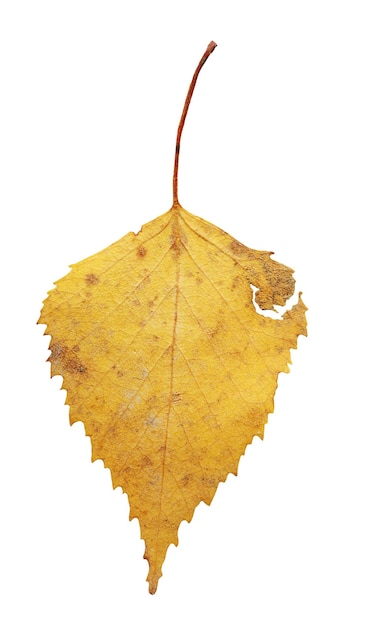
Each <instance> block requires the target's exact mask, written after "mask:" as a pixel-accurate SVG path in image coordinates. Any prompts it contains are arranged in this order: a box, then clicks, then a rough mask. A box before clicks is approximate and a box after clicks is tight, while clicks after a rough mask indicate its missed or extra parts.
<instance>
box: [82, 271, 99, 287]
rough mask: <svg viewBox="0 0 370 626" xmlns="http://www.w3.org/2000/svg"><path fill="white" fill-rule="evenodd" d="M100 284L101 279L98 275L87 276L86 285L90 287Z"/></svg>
mask: <svg viewBox="0 0 370 626" xmlns="http://www.w3.org/2000/svg"><path fill="white" fill-rule="evenodd" d="M98 282H99V278H98V276H97V275H96V274H86V276H85V283H86V284H87V285H89V286H92V285H97V284H98Z"/></svg>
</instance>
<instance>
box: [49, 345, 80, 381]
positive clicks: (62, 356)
mask: <svg viewBox="0 0 370 626" xmlns="http://www.w3.org/2000/svg"><path fill="white" fill-rule="evenodd" d="M48 360H49V361H50V362H51V363H52V364H53V365H54V366H55V367H56V368H57V369H58V372H57V373H58V374H61V375H62V376H63V374H64V373H65V372H69V374H85V373H86V372H87V368H86V366H85V365H84V364H83V363H82V361H81V360H80V359H79V358H78V357H77V356H76V346H74V347H73V349H72V350H70V349H69V348H68V346H63V345H62V344H60V343H55V344H54V345H53V346H51V355H50V357H49V359H48Z"/></svg>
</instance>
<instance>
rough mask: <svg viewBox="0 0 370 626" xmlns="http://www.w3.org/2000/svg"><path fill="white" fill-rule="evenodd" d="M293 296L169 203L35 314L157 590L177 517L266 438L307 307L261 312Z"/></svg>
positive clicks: (267, 267)
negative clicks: (124, 504) (119, 492)
mask: <svg viewBox="0 0 370 626" xmlns="http://www.w3.org/2000/svg"><path fill="white" fill-rule="evenodd" d="M252 285H253V286H254V287H256V288H257V292H256V297H255V299H256V302H257V304H258V305H259V306H260V307H261V308H262V309H270V310H271V309H273V308H274V305H284V304H285V302H286V301H287V299H288V298H289V297H290V296H291V295H292V294H293V292H294V279H293V278H292V270H291V269H289V268H288V267H286V266H284V265H281V264H279V263H277V262H275V261H273V260H272V259H271V254H270V253H269V252H259V251H256V250H252V249H250V248H247V247H246V246H244V245H242V244H241V243H239V242H238V241H236V240H235V239H233V238H232V237H231V236H230V235H228V234H227V233H225V232H224V231H222V230H221V229H219V228H217V227H216V226H213V225H212V224H210V223H208V222H206V221H204V220H202V219H200V218H198V217H195V216H194V215H192V214H191V213H189V212H187V211H185V210H184V209H183V208H182V207H181V206H180V205H179V204H178V203H175V204H174V206H173V207H172V209H171V210H170V211H168V212H167V213H165V214H164V215H162V216H160V217H158V218H157V219H155V220H154V221H152V222H150V223H149V224H146V225H145V226H144V227H143V228H142V230H141V231H140V232H139V233H138V234H137V235H135V234H134V233H129V234H128V235H126V236H125V237H123V238H122V239H120V240H119V241H117V242H116V243H114V244H113V245H111V246H110V247H108V248H107V249H105V250H103V251H101V252H99V253H98V254H96V255H94V256H92V257H90V258H88V259H85V260H84V261H81V262H80V263H77V264H76V265H73V266H72V269H71V272H70V273H69V274H68V275H67V276H65V277H64V278H62V279H61V280H59V281H58V282H57V283H56V288H55V289H54V290H53V291H51V292H50V294H49V297H48V298H47V300H46V301H45V303H44V307H43V310H42V314H41V318H40V323H43V324H46V325H47V330H46V333H47V334H49V335H51V336H52V339H51V343H50V348H51V356H50V361H51V373H52V375H57V374H59V375H61V376H63V381H64V382H63V387H64V388H65V389H66V390H67V400H66V402H67V403H68V404H69V405H70V421H71V423H74V422H76V421H79V420H81V421H82V422H83V423H84V425H85V429H86V433H87V435H89V436H90V437H91V442H92V458H93V460H95V459H102V460H103V461H104V464H105V466H106V467H108V468H109V469H110V470H111V474H112V482H113V486H114V487H118V486H120V487H122V489H123V491H124V492H125V493H127V494H128V498H129V502H130V510H131V514H130V518H131V519H132V518H134V517H137V518H138V519H139V523H140V528H141V534H142V538H143V539H144V541H145V545H146V552H145V558H147V559H148V562H149V575H148V581H149V590H150V592H151V593H154V592H155V590H156V588H157V583H158V579H159V577H160V576H161V567H162V564H163V561H164V558H165V555H166V551H167V548H168V546H169V545H170V544H171V543H174V544H175V545H176V544H177V531H178V527H179V525H180V523H181V521H182V520H188V521H190V519H191V518H192V516H193V512H194V509H195V507H196V506H197V505H198V504H199V502H201V501H204V502H206V503H208V504H209V503H210V502H211V500H212V498H213V496H214V494H215V491H216V488H217V485H218V484H219V482H220V481H224V480H225V479H226V477H227V475H228V473H230V472H231V473H234V474H236V472H237V468H238V462H239V459H240V456H241V455H242V454H243V453H244V451H245V448H246V446H247V444H249V443H251V441H252V439H253V437H254V436H255V435H258V436H260V437H262V436H263V430H264V424H265V423H266V421H267V417H268V414H269V413H271V412H272V411H273V398H274V394H275V390H276V386H277V377H278V374H279V372H288V371H289V369H288V363H289V362H290V350H291V348H296V346H297V337H298V335H300V334H301V335H305V334H306V320H305V310H306V307H305V305H304V304H303V302H302V300H301V298H300V297H299V300H298V303H297V304H296V305H295V306H293V307H292V308H291V309H290V310H289V311H288V312H286V313H285V314H284V316H283V318H282V319H271V318H270V317H265V316H263V315H261V314H260V313H259V312H258V311H257V310H256V307H255V304H254V302H253V290H252V287H251V286H252Z"/></svg>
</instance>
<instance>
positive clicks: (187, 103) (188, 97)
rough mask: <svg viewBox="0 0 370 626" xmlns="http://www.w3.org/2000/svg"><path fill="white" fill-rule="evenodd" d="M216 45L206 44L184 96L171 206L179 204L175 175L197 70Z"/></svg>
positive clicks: (177, 138) (176, 175)
mask: <svg viewBox="0 0 370 626" xmlns="http://www.w3.org/2000/svg"><path fill="white" fill-rule="evenodd" d="M216 46H217V44H216V43H215V42H214V41H211V43H209V44H208V47H207V50H206V51H205V53H204V54H203V56H202V58H201V60H200V61H199V63H198V66H197V69H196V70H195V72H194V76H193V78H192V81H191V83H190V87H189V90H188V93H187V96H186V100H185V104H184V108H183V111H182V115H181V119H180V123H179V127H178V130H177V137H176V150H175V164H174V168H173V207H176V206H179V198H178V192H177V177H178V171H179V154H180V142H181V135H182V131H183V128H184V124H185V119H186V116H187V113H188V109H189V104H190V100H191V97H192V95H193V91H194V87H195V83H196V82H197V78H198V76H199V72H200V70H201V69H202V67H203V65H204V64H205V62H206V61H207V59H208V57H209V55H210V54H212V52H213V50H214V49H215V48H216Z"/></svg>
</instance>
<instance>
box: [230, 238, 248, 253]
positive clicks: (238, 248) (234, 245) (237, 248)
mask: <svg viewBox="0 0 370 626" xmlns="http://www.w3.org/2000/svg"><path fill="white" fill-rule="evenodd" d="M230 249H231V250H232V252H234V254H237V255H240V254H242V253H243V252H244V250H245V246H243V244H242V243H240V242H239V241H236V239H233V240H232V242H231V244H230Z"/></svg>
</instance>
